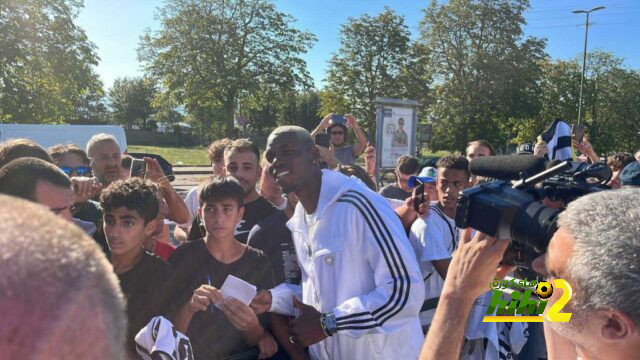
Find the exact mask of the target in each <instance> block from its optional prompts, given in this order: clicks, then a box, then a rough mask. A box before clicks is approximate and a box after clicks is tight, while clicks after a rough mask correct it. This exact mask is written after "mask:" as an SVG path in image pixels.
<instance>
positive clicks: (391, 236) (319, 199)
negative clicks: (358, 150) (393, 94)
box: [252, 126, 424, 360]
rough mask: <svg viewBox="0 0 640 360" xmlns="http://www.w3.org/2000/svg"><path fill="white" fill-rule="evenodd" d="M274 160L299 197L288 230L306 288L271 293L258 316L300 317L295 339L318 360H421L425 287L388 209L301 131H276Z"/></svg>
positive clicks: (287, 188)
mask: <svg viewBox="0 0 640 360" xmlns="http://www.w3.org/2000/svg"><path fill="white" fill-rule="evenodd" d="M266 158H267V160H268V161H269V163H270V164H271V165H270V171H271V173H272V174H273V175H274V177H275V178H276V181H277V182H278V184H279V185H280V186H281V187H282V188H283V191H284V192H286V193H289V192H291V191H293V192H295V193H296V195H297V196H298V198H299V199H300V203H299V204H298V206H297V207H296V210H295V213H294V215H293V217H292V218H291V219H290V220H289V222H288V223H287V226H288V227H289V228H290V229H291V231H292V234H293V238H294V243H295V247H296V252H297V258H298V263H299V266H300V268H301V272H302V284H301V288H300V287H297V286H292V285H285V284H282V285H280V286H278V287H276V288H274V289H271V291H270V292H263V293H261V294H259V295H258V296H257V297H256V299H255V300H254V302H253V303H252V308H254V310H256V311H257V312H259V311H264V310H266V309H269V311H273V312H277V313H282V314H289V315H294V314H297V315H298V316H297V318H296V319H295V320H294V321H293V322H292V326H291V333H292V334H293V336H291V339H290V341H291V342H295V343H299V344H301V345H303V346H308V345H310V347H309V352H310V355H311V357H312V358H314V359H403V360H404V359H416V358H417V357H418V355H419V353H420V349H421V346H422V342H423V340H424V335H423V333H422V329H421V327H420V322H419V320H418V312H419V310H420V307H421V305H422V303H423V301H424V284H423V281H422V278H421V273H420V269H419V267H418V264H417V261H416V259H415V256H414V255H413V251H412V249H411V246H410V244H409V242H408V240H407V237H406V235H405V232H404V230H403V228H402V225H401V223H400V220H399V219H398V217H397V216H396V215H395V213H394V212H393V210H392V209H391V207H390V206H389V203H388V202H387V201H386V200H385V199H384V198H383V197H381V196H380V195H378V194H376V193H374V192H372V191H370V190H369V189H367V188H366V187H365V186H364V185H362V183H361V182H360V181H358V180H356V179H355V178H348V177H346V176H344V175H342V174H340V173H338V172H335V171H330V170H321V169H320V165H319V155H318V151H317V149H316V148H315V146H314V143H313V140H312V139H311V136H310V135H309V133H308V132H307V131H306V130H304V129H302V128H300V127H295V126H286V127H280V128H278V129H276V130H274V132H273V133H271V135H270V136H269V140H268V143H267V152H266ZM294 296H295V297H297V299H299V298H302V302H300V301H298V300H297V299H294ZM296 310H297V311H296Z"/></svg>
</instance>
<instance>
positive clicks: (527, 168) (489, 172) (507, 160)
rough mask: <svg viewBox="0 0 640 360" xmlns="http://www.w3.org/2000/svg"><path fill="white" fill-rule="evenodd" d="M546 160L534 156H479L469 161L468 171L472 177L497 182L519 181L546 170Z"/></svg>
mask: <svg viewBox="0 0 640 360" xmlns="http://www.w3.org/2000/svg"><path fill="white" fill-rule="evenodd" d="M546 163H547V160H546V159H545V158H543V157H540V156H535V155H498V156H480V157H477V158H474V159H473V160H471V163H470V164H469V171H471V173H472V174H473V175H478V176H485V177H490V178H494V179H498V180H519V179H520V178H521V173H524V176H525V177H529V176H531V175H534V174H537V173H539V172H541V171H543V170H545V169H546Z"/></svg>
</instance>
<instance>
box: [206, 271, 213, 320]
mask: <svg viewBox="0 0 640 360" xmlns="http://www.w3.org/2000/svg"><path fill="white" fill-rule="evenodd" d="M207 284H209V286H211V276H210V275H209V274H207ZM214 310H215V309H214V308H213V305H211V304H209V312H210V313H211V314H212V315H213V311H214Z"/></svg>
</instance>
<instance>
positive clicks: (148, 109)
mask: <svg viewBox="0 0 640 360" xmlns="http://www.w3.org/2000/svg"><path fill="white" fill-rule="evenodd" d="M156 92H157V90H156V86H155V83H154V81H153V80H152V79H150V78H144V77H132V78H127V77H125V78H117V79H115V80H114V82H113V86H112V87H111V89H109V96H108V98H109V104H110V106H111V108H112V111H113V112H112V115H113V119H114V120H115V121H116V122H118V123H120V124H125V125H127V126H128V128H129V129H132V128H133V125H137V126H139V127H140V128H142V129H148V128H149V126H150V123H149V120H150V119H151V115H153V114H154V113H155V111H156V109H155V108H154V106H153V105H152V102H153V100H154V97H155V95H156Z"/></svg>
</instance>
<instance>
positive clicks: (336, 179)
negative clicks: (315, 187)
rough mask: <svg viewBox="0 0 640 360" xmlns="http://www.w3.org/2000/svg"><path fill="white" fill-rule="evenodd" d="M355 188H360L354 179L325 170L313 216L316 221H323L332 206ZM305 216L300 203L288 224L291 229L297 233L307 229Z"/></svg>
mask: <svg viewBox="0 0 640 360" xmlns="http://www.w3.org/2000/svg"><path fill="white" fill-rule="evenodd" d="M354 187H358V182H357V181H356V180H355V179H354V178H349V177H347V176H345V175H343V174H342V173H340V172H338V171H334V170H328V169H323V170H322V181H321V184H320V196H319V198H318V206H317V207H316V211H315V213H314V214H313V216H314V219H315V221H318V220H320V219H322V215H323V214H324V212H325V210H326V209H327V208H328V207H329V206H330V205H331V204H333V203H335V202H336V201H337V200H338V199H339V198H340V197H341V196H342V194H344V193H345V192H347V191H348V190H350V189H352V188H354ZM304 216H305V210H304V207H303V206H302V203H301V202H299V203H298V205H297V206H296V209H295V212H294V213H293V216H292V217H291V219H290V220H289V221H288V222H287V226H288V227H289V229H290V230H291V231H295V232H300V229H305V228H306V224H305V219H304Z"/></svg>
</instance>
